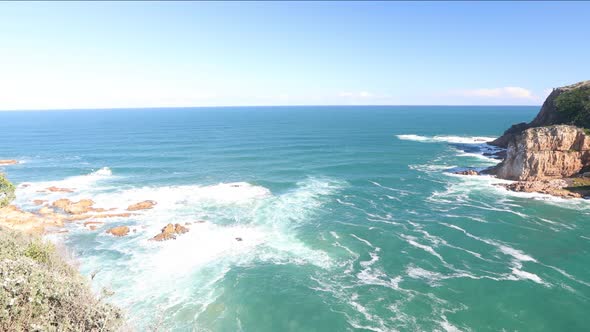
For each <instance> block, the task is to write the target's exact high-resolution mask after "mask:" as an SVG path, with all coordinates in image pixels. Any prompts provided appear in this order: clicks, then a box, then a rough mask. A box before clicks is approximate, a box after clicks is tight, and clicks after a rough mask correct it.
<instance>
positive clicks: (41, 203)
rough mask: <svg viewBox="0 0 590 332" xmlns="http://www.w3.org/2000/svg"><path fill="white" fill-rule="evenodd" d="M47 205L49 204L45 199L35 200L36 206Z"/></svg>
mask: <svg viewBox="0 0 590 332" xmlns="http://www.w3.org/2000/svg"><path fill="white" fill-rule="evenodd" d="M45 203H47V200H45V199H36V200H33V204H35V205H43V204H45Z"/></svg>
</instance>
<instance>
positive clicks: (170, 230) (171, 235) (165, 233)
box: [151, 224, 189, 241]
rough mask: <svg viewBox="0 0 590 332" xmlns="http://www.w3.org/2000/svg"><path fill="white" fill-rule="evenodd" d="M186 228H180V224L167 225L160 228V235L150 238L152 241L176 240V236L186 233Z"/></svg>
mask: <svg viewBox="0 0 590 332" xmlns="http://www.w3.org/2000/svg"><path fill="white" fill-rule="evenodd" d="M188 231H189V230H188V228H186V227H184V226H182V225H181V224H174V225H173V224H168V225H166V226H164V228H162V231H161V232H160V234H158V235H156V236H154V237H153V238H151V240H153V241H166V240H174V239H176V235H178V234H184V233H186V232H188Z"/></svg>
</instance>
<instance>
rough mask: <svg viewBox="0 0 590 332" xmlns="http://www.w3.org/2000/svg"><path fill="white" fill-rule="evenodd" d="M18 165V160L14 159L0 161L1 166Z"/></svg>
mask: <svg viewBox="0 0 590 332" xmlns="http://www.w3.org/2000/svg"><path fill="white" fill-rule="evenodd" d="M16 164H18V160H14V159H0V165H2V166H4V165H16Z"/></svg>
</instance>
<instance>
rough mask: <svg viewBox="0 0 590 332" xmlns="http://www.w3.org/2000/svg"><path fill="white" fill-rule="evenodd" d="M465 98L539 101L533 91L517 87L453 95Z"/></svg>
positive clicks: (484, 89)
mask: <svg viewBox="0 0 590 332" xmlns="http://www.w3.org/2000/svg"><path fill="white" fill-rule="evenodd" d="M453 94H454V95H459V96H463V97H480V98H510V99H525V100H537V99H538V97H537V96H535V95H534V94H533V92H532V91H531V90H528V89H525V88H521V87H517V86H507V87H502V88H491V89H488V88H483V89H471V90H459V91H456V92H455V93H453Z"/></svg>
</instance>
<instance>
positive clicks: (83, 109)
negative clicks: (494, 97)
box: [0, 104, 542, 112]
mask: <svg viewBox="0 0 590 332" xmlns="http://www.w3.org/2000/svg"><path fill="white" fill-rule="evenodd" d="M425 106H438V107H541V106H542V105H541V104H540V105H510V104H502V105H478V104H460V105H457V104H397V105H395V104H391V105H371V104H368V105H342V104H334V105H239V106H237V105H228V106H147V107H146V106H137V107H135V106H134V107H83V108H43V109H41V108H26V109H0V112H46V111H100V110H104V111H107V110H157V109H192V108H254V107H263V108H270V107H281V108H286V107H425Z"/></svg>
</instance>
